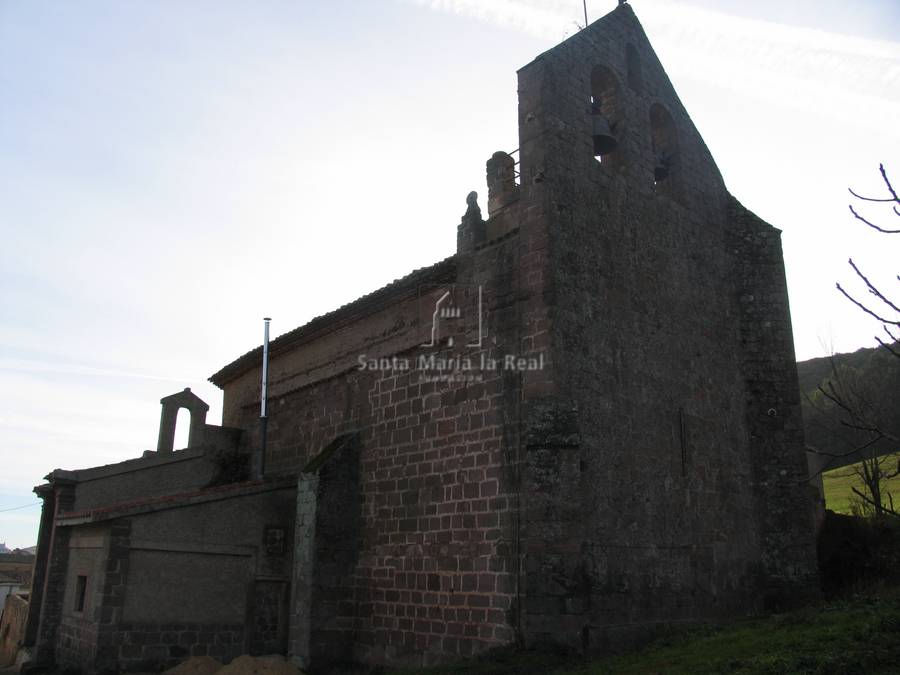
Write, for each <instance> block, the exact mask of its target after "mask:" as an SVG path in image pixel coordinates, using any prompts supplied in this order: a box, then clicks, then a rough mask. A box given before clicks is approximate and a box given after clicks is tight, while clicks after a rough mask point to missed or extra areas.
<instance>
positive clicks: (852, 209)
mask: <svg viewBox="0 0 900 675" xmlns="http://www.w3.org/2000/svg"><path fill="white" fill-rule="evenodd" d="M860 199H862V197H860ZM882 201H886V202H889V201H892V200H890V199H885V200H882ZM894 211H897V207H896V206H895V207H894ZM850 213H852V214H853V217H854V218H856V219H857V220H860V221H862V222H864V223H865V224H866V225H868V226H869V227H871V228H872V229H873V230H878V231H879V232H883V233H884V234H900V230H886V229H884V228H883V227H879V226H878V225H876V224H875V223H873V222H872V221H871V220H866V219H865V218H863V217H862V216H861V215H859V214H858V213H857V212H856V209H854V208H853V205H852V204H851V205H850ZM897 215H898V216H900V212H898V213H897Z"/></svg>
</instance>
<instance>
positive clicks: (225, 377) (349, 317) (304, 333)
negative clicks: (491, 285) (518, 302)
mask: <svg viewBox="0 0 900 675" xmlns="http://www.w3.org/2000/svg"><path fill="white" fill-rule="evenodd" d="M455 279H456V256H450V257H449V258H445V259H444V260H442V261H440V262H439V263H435V264H434V265H431V266H430V267H422V268H420V269H417V270H415V271H414V272H411V273H410V274H407V275H406V276H405V277H402V278H401V279H397V280H395V281H393V282H391V283H390V284H388V285H387V286H384V287H382V288H379V289H378V290H377V291H373V292H372V293H368V294H367V295H364V296H362V297H361V298H357V299H356V300H354V301H353V302H350V303H348V304H346V305H342V306H341V307H338V308H337V309H335V310H333V311H331V312H328V313H327V314H323V315H322V316H318V317H316V318H315V319H313V320H312V321H310V322H309V323H306V324H304V325H302V326H300V327H299V328H295V329H294V330H292V331H290V332H288V333H285V334H284V335H281V336H279V337H278V338H277V339H276V340H273V341H272V342H270V343H269V357H270V358H272V357H275V356H278V355H279V354H284V353H286V352H288V351H290V350H292V349H294V348H295V347H297V346H298V345H301V344H304V343H306V342H312V341H313V340H316V339H318V338H320V337H322V336H323V335H327V334H329V333H331V332H332V331H334V330H335V329H337V328H339V327H341V326H344V325H347V324H349V323H353V322H354V321H356V320H358V319H360V318H362V317H364V316H367V315H368V314H372V313H373V312H377V311H380V310H382V309H384V308H385V307H389V306H390V305H391V304H393V303H395V302H397V301H398V300H400V299H402V298H404V297H408V296H409V295H411V294H413V293H415V292H416V291H417V289H418V287H419V286H420V285H421V284H425V283H444V282H452V281H455ZM260 364H262V345H260V346H259V347H257V348H256V349H253V350H251V351H249V352H247V353H246V354H244V355H243V356H241V357H238V358H237V359H236V360H234V361H232V362H231V363H229V364H228V365H227V366H225V367H224V368H222V369H221V370H220V371H219V372H217V373H215V374H214V375H212V376H211V377H210V378H209V381H210V382H212V383H213V384H215V385H216V386H217V387H222V386H223V385H225V384H226V383H228V382H230V381H231V380H233V379H235V378H236V377H239V376H240V375H243V374H244V373H245V372H247V371H248V370H251V369H252V368H256V367H258V366H259V365H260Z"/></svg>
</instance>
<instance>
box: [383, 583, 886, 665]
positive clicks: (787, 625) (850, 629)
mask: <svg viewBox="0 0 900 675" xmlns="http://www.w3.org/2000/svg"><path fill="white" fill-rule="evenodd" d="M388 672H389V673H390V674H391V675H413V674H415V675H463V674H471V675H528V674H534V675H537V674H538V673H540V674H542V675H544V674H545V675H656V674H659V675H713V674H718V673H735V674H741V675H779V674H784V675H788V674H790V675H804V674H809V675H850V674H854V675H855V674H862V673H865V674H866V675H887V674H888V673H900V588H889V589H888V590H882V591H881V592H877V593H872V594H870V595H867V596H864V597H853V598H851V599H848V600H844V601H834V602H831V603H828V604H822V605H819V606H817V607H811V608H807V609H802V610H798V611H795V612H789V613H784V614H777V615H771V616H766V617H759V618H755V619H748V620H744V621H739V622H736V623H734V624H731V625H729V626H723V627H715V626H698V627H695V628H693V629H690V630H681V631H678V632H673V633H671V634H670V635H669V636H667V637H666V638H663V639H660V640H658V641H656V642H655V643H653V644H651V645H650V646H648V647H647V648H645V649H642V650H640V651H634V652H631V653H628V654H624V655H621V656H616V657H609V658H604V659H597V660H592V661H590V662H585V661H584V660H581V659H579V658H578V657H568V658H566V657H563V656H560V655H554V654H551V653H540V652H515V651H512V650H499V651H496V652H492V653H488V654H487V655H482V656H481V657H480V658H478V659H475V660H472V661H468V662H465V663H459V664H451V665H447V666H436V667H432V668H418V669H401V670H392V671H388Z"/></svg>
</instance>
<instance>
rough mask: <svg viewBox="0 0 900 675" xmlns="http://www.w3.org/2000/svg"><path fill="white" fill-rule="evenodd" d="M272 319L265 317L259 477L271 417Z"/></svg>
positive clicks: (263, 469) (263, 472) (262, 474)
mask: <svg viewBox="0 0 900 675" xmlns="http://www.w3.org/2000/svg"><path fill="white" fill-rule="evenodd" d="M271 320H272V319H270V318H269V317H265V318H264V319H263V324H264V328H263V356H262V393H261V395H260V397H259V426H260V432H261V433H262V443H261V452H260V457H259V477H260V478H262V477H263V476H264V475H265V473H266V432H267V430H268V429H267V427H268V422H269V419H268V417H266V402H267V398H268V394H269V392H268V390H269V322H270V321H271Z"/></svg>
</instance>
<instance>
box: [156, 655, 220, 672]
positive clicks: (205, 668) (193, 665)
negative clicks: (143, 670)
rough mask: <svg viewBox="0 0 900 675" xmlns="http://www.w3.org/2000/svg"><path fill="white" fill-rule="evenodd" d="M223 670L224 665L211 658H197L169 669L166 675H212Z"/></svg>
mask: <svg viewBox="0 0 900 675" xmlns="http://www.w3.org/2000/svg"><path fill="white" fill-rule="evenodd" d="M221 669H222V663H221V662H220V661H217V660H216V659H214V658H213V657H211V656H195V657H193V658H190V659H188V660H187V661H182V662H181V663H179V664H178V665H177V666H175V667H174V668H169V669H168V670H167V671H165V673H164V675H212V674H213V673H215V672H218V671H219V670H221Z"/></svg>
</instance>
